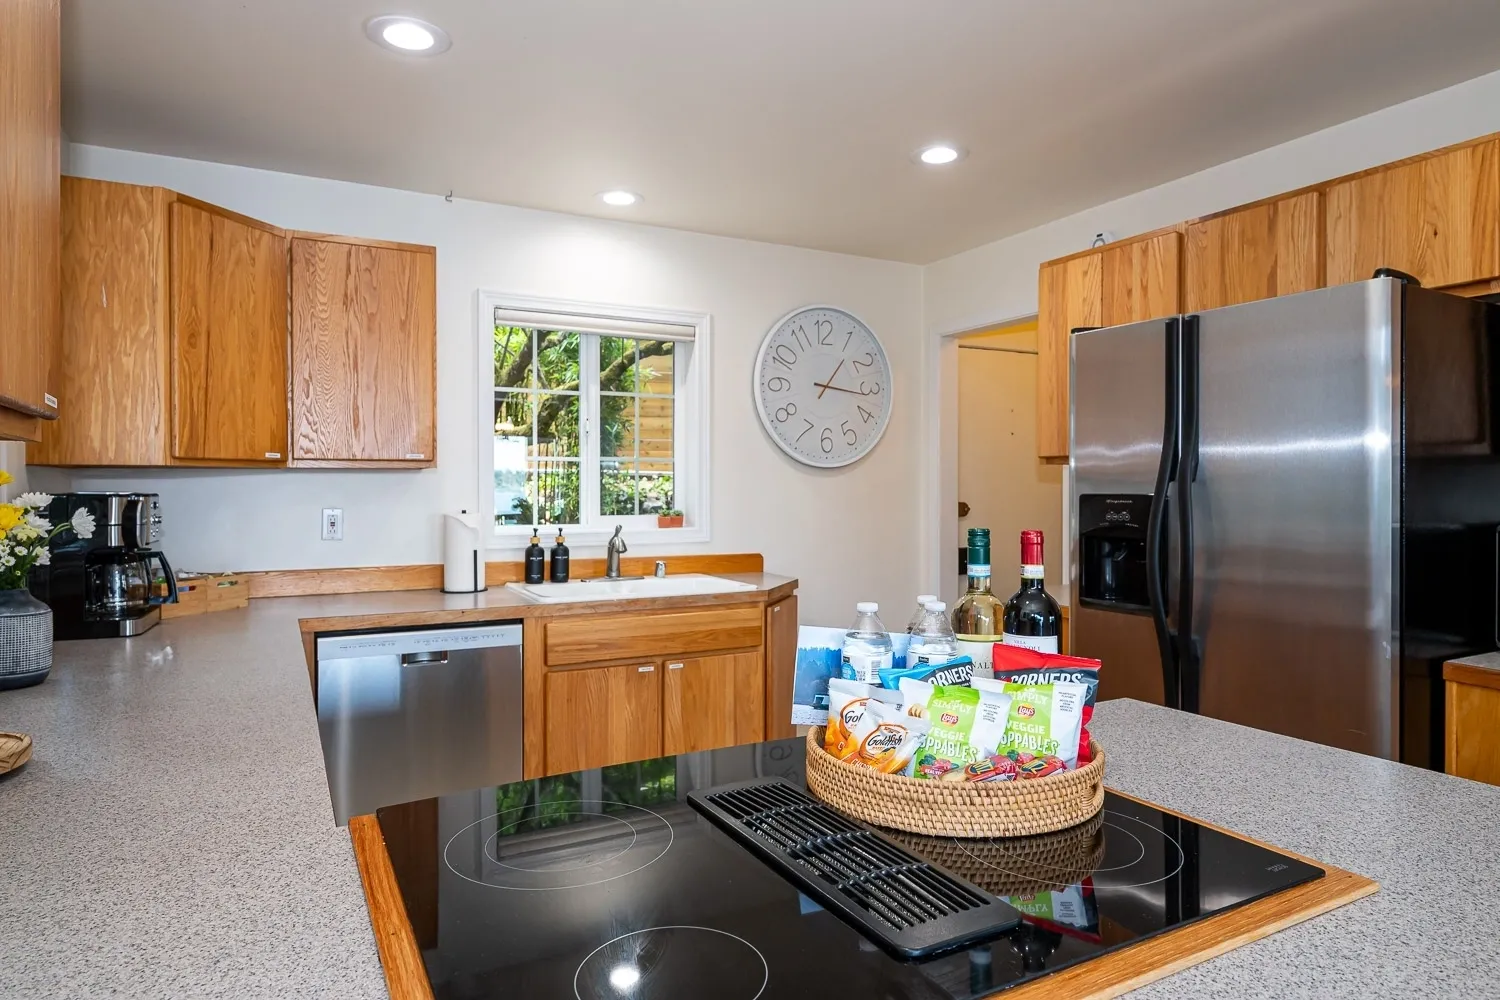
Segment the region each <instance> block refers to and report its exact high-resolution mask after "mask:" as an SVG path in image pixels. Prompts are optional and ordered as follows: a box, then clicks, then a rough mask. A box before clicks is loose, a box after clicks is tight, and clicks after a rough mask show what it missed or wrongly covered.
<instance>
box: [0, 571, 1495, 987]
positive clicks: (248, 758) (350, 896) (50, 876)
mask: <svg viewBox="0 0 1500 1000" xmlns="http://www.w3.org/2000/svg"><path fill="white" fill-rule="evenodd" d="M465 600H467V601H473V600H474V598H472V597H469V598H463V597H453V596H444V595H438V594H424V593H420V592H406V593H395V594H368V595H358V596H341V597H302V598H282V599H277V600H261V601H253V602H251V606H250V608H248V609H245V610H241V611H229V612H222V613H218V614H210V615H201V616H196V617H191V618H182V619H177V620H174V621H169V622H165V623H163V624H162V625H160V626H158V627H157V628H155V629H153V630H152V631H150V632H148V633H146V634H145V635H143V636H140V637H139V638H136V639H132V640H129V641H125V640H99V641H93V642H77V643H60V644H59V645H58V646H57V652H56V663H55V666H54V669H53V675H52V677H51V678H50V679H49V680H48V681H47V682H46V683H45V684H43V685H41V686H39V687H34V688H28V689H25V690H21V691H10V692H0V729H12V730H21V731H25V732H29V733H31V734H32V735H33V736H34V737H35V739H36V751H35V756H34V758H33V760H32V762H31V763H30V764H28V765H27V766H26V767H25V768H24V769H23V770H22V771H20V772H19V773H17V774H15V775H12V776H10V777H8V778H3V779H0V941H3V942H5V945H4V958H3V960H0V997H3V998H7V1000H8V998H12V997H16V998H21V997H25V998H27V1000H51V998H68V1000H74V998H79V997H98V996H128V997H173V998H176V997H195V998H196V997H225V998H230V997H232V998H236V1000H240V998H258V997H340V998H346V997H347V998H362V997H384V996H385V995H386V992H385V985H384V979H383V976H382V974H381V970H380V965H379V961H378V959H377V957H376V953H375V947H374V940H373V937H372V935H371V931H370V924H369V918H368V916H367V914H366V912H365V905H364V896H363V893H362V891H361V887H360V881H359V873H358V870H357V868H356V866H355V862H354V855H353V851H352V849H351V847H350V843H349V838H348V835H347V833H346V832H345V831H344V830H343V829H340V828H338V827H335V826H334V825H333V813H332V809H331V808H330V806H329V801H328V789H327V784H326V782H325V778H324V774H323V765H322V751H321V748H320V746H319V742H318V731H317V721H316V718H315V716H314V714H313V710H312V702H311V696H310V693H309V691H308V681H307V670H306V661H305V660H304V658H303V652H302V646H301V642H300V638H299V634H298V621H299V619H315V618H317V619H320V618H328V617H337V616H343V615H364V614H376V613H389V612H396V611H402V610H411V611H419V612H420V611H429V612H430V611H431V610H432V609H434V607H438V608H453V607H455V605H454V604H452V603H451V602H454V601H458V602H460V603H461V602H463V601H465ZM502 616H503V615H497V616H496V617H502ZM1095 725H1096V730H1095V731H1096V733H1097V734H1098V736H1099V738H1100V740H1101V742H1103V743H1104V744H1105V745H1106V746H1107V747H1108V748H1109V751H1110V766H1109V782H1110V784H1111V785H1114V786H1115V787H1118V788H1119V789H1121V790H1122V791H1125V792H1129V793H1131V794H1134V795H1138V796H1142V797H1144V798H1148V799H1151V800H1153V801H1156V802H1160V803H1161V804H1163V805H1165V806H1168V807H1169V808H1172V809H1176V810H1179V811H1181V812H1184V813H1187V814H1190V815H1194V816H1199V817H1202V818H1203V819H1205V820H1208V821H1210V822H1213V823H1217V824H1220V825H1222V826H1226V827H1228V828H1230V829H1233V830H1238V831H1240V832H1242V833H1245V834H1247V835H1249V836H1252V837H1256V838H1259V839H1261V840H1265V841H1268V842H1270V843H1272V844H1276V845H1278V846H1281V847H1285V848H1288V849H1290V850H1293V851H1297V852H1299V853H1302V854H1306V855H1308V856H1310V857H1313V858H1316V859H1319V860H1322V861H1326V862H1328V863H1330V864H1335V865H1339V866H1341V867H1344V868H1348V869H1350V870H1352V871H1356V872H1359V873H1360V874H1362V875H1367V876H1369V877H1371V878H1374V879H1376V880H1378V881H1379V882H1380V883H1381V886H1382V888H1381V891H1380V892H1379V893H1377V894H1376V895H1375V896H1373V897H1370V898H1368V899H1364V900H1360V901H1358V902H1355V903H1353V904H1351V905H1349V906H1347V907H1344V908H1341V909H1339V910H1336V911H1334V912H1333V913H1330V914H1325V915H1324V916H1321V917H1318V918H1316V919H1314V920H1313V921H1311V922H1309V923H1307V924H1303V925H1301V926H1298V927H1294V928H1291V929H1289V930H1286V931H1283V932H1281V933H1279V934H1276V935H1273V936H1272V937H1270V938H1268V939H1265V940H1263V941H1259V942H1256V943H1254V944H1251V945H1248V946H1246V947H1244V948H1240V949H1237V950H1235V951H1233V952H1231V953H1229V954H1228V955H1225V956H1222V957H1220V958H1217V959H1214V960H1213V961H1211V962H1208V963H1206V964H1204V965H1200V966H1197V967H1195V968H1193V969H1189V970H1187V971H1186V972H1183V973H1179V974H1178V975H1175V976H1172V977H1171V978H1169V979H1166V980H1163V981H1161V982H1159V983H1155V984H1153V985H1151V986H1148V987H1146V988H1144V989H1143V990H1141V991H1139V993H1138V994H1132V996H1136V995H1139V996H1142V997H1147V998H1150V997H1205V996H1235V997H1268V998H1269V997H1276V998H1286V997H1308V998H1312V997H1317V998H1327V997H1357V998H1360V1000H1368V998H1373V997H1386V996H1466V997H1467V996H1495V995H1500V907H1497V906H1496V905H1495V900H1496V896H1497V893H1500V871H1497V866H1496V863H1495V861H1494V859H1495V858H1496V857H1500V822H1497V817H1500V788H1491V787H1489V786H1485V785H1478V784H1474V783H1472V782H1467V781H1461V780H1459V779H1456V778H1446V777H1444V776H1442V775H1438V774H1433V773H1430V772H1425V771H1418V770H1414V769H1412V768H1408V767H1404V766H1402V765H1399V764H1392V763H1389V762H1385V761H1379V760H1375V759H1373V758H1368V757H1360V756H1357V755H1354V754H1349V753H1345V752H1343V751H1339V750H1331V749H1326V748H1322V747H1315V746H1312V745H1310V744H1306V743H1301V742H1298V741H1295V740H1288V739H1285V738H1282V737H1277V736H1272V735H1270V734H1266V733H1258V732H1255V731H1253V730H1247V729H1241V728H1239V727H1236V726H1230V725H1228V724H1225V723H1220V722H1214V721H1212V720H1207V719H1200V718H1196V717H1193V716H1186V715H1181V714H1179V713H1175V712H1169V711H1167V710H1165V709H1159V708H1153V707H1151V706H1148V705H1143V704H1140V703H1138V702H1125V701H1121V702H1107V703H1104V704H1102V705H1101V706H1100V707H1099V712H1098V716H1097V721H1096V724H1095ZM1163 746H1165V747H1170V748H1172V749H1171V750H1170V751H1167V752H1163V751H1161V750H1160V749H1158V748H1160V747H1163Z"/></svg>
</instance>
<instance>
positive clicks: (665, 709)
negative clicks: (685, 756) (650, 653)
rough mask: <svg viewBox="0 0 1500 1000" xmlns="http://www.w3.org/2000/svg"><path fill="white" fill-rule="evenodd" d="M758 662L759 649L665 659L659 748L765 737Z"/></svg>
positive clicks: (688, 748)
mask: <svg viewBox="0 0 1500 1000" xmlns="http://www.w3.org/2000/svg"><path fill="white" fill-rule="evenodd" d="M761 664H762V657H761V654H760V653H759V652H753V653H729V654H726V655H722V656H700V657H697V658H696V659H682V660H668V661H667V662H666V664H665V667H666V669H665V673H664V676H663V678H662V753H666V754H679V753H691V752H692V751H694V750H712V749H713V748H715V747H730V746H738V745H739V744H741V743H759V742H760V741H761V740H762V739H764V738H765V731H766V726H765V723H766V718H765V702H764V698H763V685H764V683H765V677H764V673H763V671H762V668H761ZM789 714H790V713H789Z"/></svg>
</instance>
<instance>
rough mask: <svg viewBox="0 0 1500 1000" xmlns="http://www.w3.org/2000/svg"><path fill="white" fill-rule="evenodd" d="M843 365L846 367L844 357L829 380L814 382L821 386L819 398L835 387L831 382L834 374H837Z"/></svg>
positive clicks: (840, 359)
mask: <svg viewBox="0 0 1500 1000" xmlns="http://www.w3.org/2000/svg"><path fill="white" fill-rule="evenodd" d="M842 367H844V359H843V358H839V363H838V368H835V369H834V370H833V375H830V376H828V382H814V383H813V385H816V386H820V388H819V390H818V398H819V399H822V398H823V393H825V392H827V391H828V390H829V389H831V388H833V386H831V385H829V383H830V382H832V381H833V377H834V375H837V374H838V373H839V368H842Z"/></svg>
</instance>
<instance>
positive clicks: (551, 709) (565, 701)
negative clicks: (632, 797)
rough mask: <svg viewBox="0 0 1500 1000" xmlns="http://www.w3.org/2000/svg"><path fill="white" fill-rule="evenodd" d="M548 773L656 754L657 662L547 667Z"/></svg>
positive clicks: (659, 742) (658, 713)
mask: <svg viewBox="0 0 1500 1000" xmlns="http://www.w3.org/2000/svg"><path fill="white" fill-rule="evenodd" d="M546 687H547V690H546V714H545V719H546V727H547V732H546V737H545V745H546V749H545V751H544V752H545V754H546V758H547V763H546V773H547V774H562V773H564V772H567V771H582V770H586V769H588V768H593V767H605V766H607V765H609V764H623V763H627V762H629V761H633V760H647V759H649V758H652V757H660V756H661V753H662V749H661V747H662V732H661V705H662V685H661V665H660V664H658V663H635V664H628V665H626V666H620V667H581V668H573V669H568V670H549V671H548V672H547V676H546Z"/></svg>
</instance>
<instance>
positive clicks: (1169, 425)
mask: <svg viewBox="0 0 1500 1000" xmlns="http://www.w3.org/2000/svg"><path fill="white" fill-rule="evenodd" d="M1180 329H1181V324H1180V322H1179V320H1178V319H1177V317H1175V316H1174V317H1173V318H1171V319H1169V320H1167V322H1166V338H1167V344H1166V347H1167V350H1166V356H1167V364H1166V380H1167V383H1166V395H1165V406H1163V410H1164V411H1165V413H1166V416H1165V417H1164V419H1163V422H1162V432H1161V458H1160V460H1159V461H1158V463H1157V466H1156V485H1155V488H1154V489H1153V490H1152V492H1151V511H1150V513H1149V515H1148V516H1147V521H1146V595H1147V598H1148V600H1149V601H1150V604H1151V620H1152V622H1153V623H1154V624H1155V626H1156V645H1157V648H1158V649H1159V650H1160V652H1161V671H1162V696H1163V697H1162V701H1163V704H1165V705H1166V706H1167V707H1168V708H1178V707H1180V706H1179V704H1178V702H1179V698H1178V669H1177V648H1176V646H1177V641H1176V636H1174V635H1173V634H1172V627H1171V625H1170V623H1169V622H1168V620H1167V583H1166V553H1167V490H1168V488H1169V486H1170V485H1171V483H1172V480H1173V478H1174V477H1175V476H1176V475H1177V443H1178V440H1177V428H1178V421H1177V382H1178V378H1177V373H1178V368H1179V364H1180V353H1181V352H1180V347H1181V337H1180V336H1179V331H1180Z"/></svg>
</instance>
